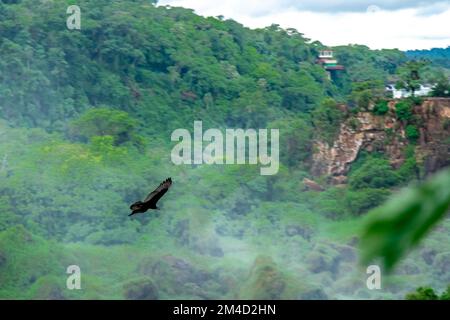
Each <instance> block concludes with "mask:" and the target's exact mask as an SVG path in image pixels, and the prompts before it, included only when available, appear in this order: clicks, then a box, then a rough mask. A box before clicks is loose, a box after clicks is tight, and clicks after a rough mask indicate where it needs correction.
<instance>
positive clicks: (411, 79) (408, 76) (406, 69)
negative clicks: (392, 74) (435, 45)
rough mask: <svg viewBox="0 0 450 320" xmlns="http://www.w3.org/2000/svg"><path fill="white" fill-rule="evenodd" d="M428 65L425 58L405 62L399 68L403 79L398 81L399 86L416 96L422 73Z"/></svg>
mask: <svg viewBox="0 0 450 320" xmlns="http://www.w3.org/2000/svg"><path fill="white" fill-rule="evenodd" d="M426 65H427V62H426V61H424V60H411V61H408V62H407V63H405V64H404V65H403V66H402V67H400V68H399V70H398V74H399V77H400V79H401V80H400V82H398V83H397V87H398V88H404V89H406V90H407V91H410V92H411V93H412V96H413V97H414V95H415V91H416V90H417V89H419V88H420V84H421V81H422V77H421V74H422V71H423V69H424V67H425V66H426Z"/></svg>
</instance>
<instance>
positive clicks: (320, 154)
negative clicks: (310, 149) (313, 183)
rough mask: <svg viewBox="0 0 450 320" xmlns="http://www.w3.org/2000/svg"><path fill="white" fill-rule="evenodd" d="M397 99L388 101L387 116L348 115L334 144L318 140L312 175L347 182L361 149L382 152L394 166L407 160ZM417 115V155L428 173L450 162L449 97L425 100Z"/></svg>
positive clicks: (368, 114) (366, 113) (416, 111)
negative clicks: (397, 114)
mask: <svg viewBox="0 0 450 320" xmlns="http://www.w3.org/2000/svg"><path fill="white" fill-rule="evenodd" d="M397 102H398V101H395V100H392V101H390V102H389V112H388V113H387V114H386V115H385V116H377V115H375V114H373V113H372V112H370V111H368V112H360V113H358V114H356V115H354V116H350V117H348V118H347V119H346V120H345V121H344V123H342V124H341V128H340V132H339V135H338V137H337V139H336V140H335V141H334V143H333V145H332V146H330V145H328V143H326V142H323V141H316V143H315V146H314V154H313V164H312V169H311V171H312V174H313V175H315V176H323V175H326V176H328V177H329V181H330V183H332V184H343V183H346V180H347V173H348V171H349V169H350V166H351V164H352V163H353V162H354V161H355V160H356V159H357V157H358V155H359V153H360V152H361V151H362V150H367V151H369V152H374V151H380V152H383V153H385V154H386V155H387V157H388V158H389V160H390V162H391V164H392V166H393V167H396V168H398V167H399V166H400V165H401V164H402V163H403V162H404V161H405V148H406V147H407V146H408V144H409V141H408V139H407V138H406V137H405V124H404V123H402V122H401V121H399V120H398V119H397V118H396V116H395V105H396V103H397ZM414 116H415V117H417V119H418V123H419V124H420V126H419V128H418V129H419V131H420V138H419V140H418V143H417V147H416V158H417V161H418V163H419V164H422V165H423V167H424V169H425V173H426V174H429V173H432V172H434V171H436V170H438V169H440V168H442V167H444V166H447V165H450V150H449V148H450V141H449V140H450V99H441V98H429V99H426V100H425V101H424V102H423V103H422V104H421V105H420V106H415V107H414Z"/></svg>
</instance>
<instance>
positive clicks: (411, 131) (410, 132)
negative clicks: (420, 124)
mask: <svg viewBox="0 0 450 320" xmlns="http://www.w3.org/2000/svg"><path fill="white" fill-rule="evenodd" d="M405 134H406V138H408V140H409V141H411V142H416V141H417V139H419V137H420V133H419V130H418V129H417V127H416V126H415V125H411V124H410V125H408V126H407V127H406V129H405Z"/></svg>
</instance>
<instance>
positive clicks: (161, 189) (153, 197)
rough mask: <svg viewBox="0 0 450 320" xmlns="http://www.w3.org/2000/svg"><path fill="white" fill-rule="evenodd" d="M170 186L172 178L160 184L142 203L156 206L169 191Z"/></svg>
mask: <svg viewBox="0 0 450 320" xmlns="http://www.w3.org/2000/svg"><path fill="white" fill-rule="evenodd" d="M171 185H172V178H168V179H166V180H165V181H163V182H161V184H160V185H159V186H158V188H156V189H155V190H154V191H152V192H150V194H149V195H148V196H147V198H145V200H144V202H145V203H148V202H153V203H154V204H156V203H157V202H158V200H159V199H161V197H162V196H163V195H164V194H165V193H166V192H167V190H169V188H170V186H171Z"/></svg>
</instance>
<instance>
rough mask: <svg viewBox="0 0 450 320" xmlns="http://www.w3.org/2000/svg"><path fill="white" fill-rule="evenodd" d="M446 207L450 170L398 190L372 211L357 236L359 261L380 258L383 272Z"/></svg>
mask: <svg viewBox="0 0 450 320" xmlns="http://www.w3.org/2000/svg"><path fill="white" fill-rule="evenodd" d="M449 206H450V170H448V169H447V170H445V171H443V172H441V173H439V174H436V175H435V176H433V177H432V178H431V179H429V180H428V181H427V182H425V183H424V184H423V185H421V186H419V187H415V188H409V189H406V190H404V191H402V192H401V193H400V194H398V196H395V197H394V198H392V199H391V200H389V201H388V202H387V203H385V204H384V205H382V206H381V207H378V208H377V209H374V210H372V211H371V212H370V213H369V216H368V222H367V224H366V227H365V229H364V231H363V234H362V237H361V249H362V262H363V263H369V262H371V261H373V260H374V259H375V258H381V259H382V261H383V264H384V267H385V270H386V271H390V270H392V269H393V267H394V266H395V264H396V263H397V262H398V261H399V260H400V258H401V257H403V256H404V255H405V254H406V253H407V252H408V251H409V250H410V249H411V248H413V247H414V246H416V245H417V244H418V243H419V242H420V240H421V239H423V237H424V236H425V235H426V234H427V233H428V232H429V231H430V230H431V229H432V227H433V226H435V225H436V223H437V222H438V221H439V220H441V219H442V218H443V217H444V216H445V214H446V213H447V212H448V208H449Z"/></svg>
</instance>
